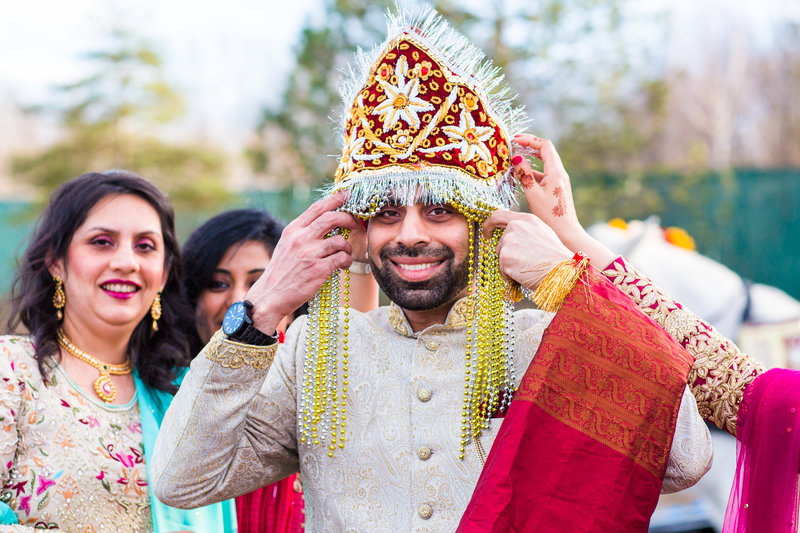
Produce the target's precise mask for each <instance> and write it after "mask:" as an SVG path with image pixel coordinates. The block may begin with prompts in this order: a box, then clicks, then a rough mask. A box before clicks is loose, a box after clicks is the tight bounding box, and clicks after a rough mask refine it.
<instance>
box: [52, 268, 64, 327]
mask: <svg viewBox="0 0 800 533" xmlns="http://www.w3.org/2000/svg"><path fill="white" fill-rule="evenodd" d="M53 281H54V282H55V284H56V290H55V292H54V293H53V307H55V308H56V318H58V320H59V321H61V320H62V319H63V318H64V313H62V312H61V310H62V309H64V306H65V305H67V295H66V294H64V282H63V281H62V280H61V276H58V275H56V276H53Z"/></svg>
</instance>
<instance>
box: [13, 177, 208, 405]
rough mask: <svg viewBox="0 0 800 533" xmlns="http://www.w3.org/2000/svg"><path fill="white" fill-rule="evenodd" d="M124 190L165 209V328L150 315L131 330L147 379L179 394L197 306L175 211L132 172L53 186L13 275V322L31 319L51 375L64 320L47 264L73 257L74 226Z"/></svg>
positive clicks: (133, 352) (132, 347)
mask: <svg viewBox="0 0 800 533" xmlns="http://www.w3.org/2000/svg"><path fill="white" fill-rule="evenodd" d="M123 194H131V195H134V196H138V197H140V198H142V199H144V200H145V201H146V202H147V203H149V204H150V205H151V206H153V209H154V210H155V211H156V213H158V217H159V219H160V221H161V232H162V234H163V237H164V248H165V250H164V261H165V265H164V267H165V270H166V271H167V273H168V277H167V284H166V286H165V287H164V290H163V291H162V293H161V306H162V309H163V312H162V315H161V319H160V320H159V321H158V331H156V332H153V331H152V320H151V319H150V316H149V315H147V316H145V317H144V319H142V321H141V322H140V323H139V324H138V325H137V326H136V328H135V329H134V331H133V334H132V335H131V339H130V343H129V351H130V357H131V361H132V362H133V364H134V366H135V367H136V370H137V371H138V372H139V376H140V377H141V379H142V381H143V382H144V383H145V384H146V385H148V386H150V387H154V388H156V389H159V390H163V391H168V392H172V393H174V392H175V391H176V390H177V387H175V385H174V384H173V380H174V378H175V375H176V370H177V368H178V367H180V366H186V365H188V363H189V361H190V354H189V349H190V344H189V343H190V337H189V332H188V331H187V326H186V325H187V324H190V323H193V318H192V316H193V315H192V313H191V309H189V307H188V306H187V305H186V303H185V302H184V300H183V297H182V294H181V292H182V291H181V286H180V283H181V260H180V248H179V245H178V240H177V238H176V237H175V223H174V218H175V217H174V213H173V210H172V206H171V205H170V203H169V200H168V199H167V197H166V195H165V194H164V193H163V192H161V191H160V190H159V189H158V188H157V187H156V186H155V185H153V184H152V183H150V182H149V181H147V180H145V179H144V178H142V177H140V176H138V175H136V174H134V173H132V172H127V171H123V170H112V171H108V172H105V173H100V172H90V173H87V174H83V175H81V176H79V177H77V178H75V179H74V180H72V181H70V182H68V183H65V184H64V185H62V186H61V187H59V188H58V189H57V190H56V191H55V192H54V193H53V195H52V196H51V197H50V202H49V203H48V205H47V207H45V209H44V211H43V212H42V215H41V217H40V218H39V222H38V223H37V225H36V229H35V230H34V233H33V237H32V238H31V241H30V244H29V245H28V248H27V250H26V251H25V254H24V256H23V258H22V261H21V264H20V266H19V269H18V271H17V274H16V277H15V279H14V284H13V285H12V289H11V303H12V313H11V317H10V319H9V321H8V326H9V328H10V329H11V330H12V331H15V330H16V329H17V328H18V326H19V324H20V323H22V324H24V325H25V327H26V328H27V330H28V332H29V333H30V335H31V337H32V338H33V344H34V347H35V348H34V349H35V354H34V355H35V357H36V360H37V362H38V364H39V370H40V372H41V373H42V376H46V372H47V367H46V365H45V359H46V357H47V356H53V355H55V354H57V353H58V329H59V327H60V323H59V320H58V318H57V317H56V310H55V309H54V308H53V303H52V300H53V293H54V291H55V283H54V282H53V277H52V276H51V275H50V272H49V270H48V268H49V267H50V266H52V265H53V264H54V263H55V262H56V261H58V260H59V259H62V260H64V261H66V257H67V249H68V248H69V245H70V243H71V242H72V237H73V235H74V234H75V231H76V230H77V229H78V228H79V227H80V226H81V224H83V223H84V221H85V220H86V217H87V215H88V214H89V211H90V210H91V209H92V208H93V207H94V206H95V205H96V204H97V202H99V201H100V200H101V199H103V198H105V197H107V196H109V195H111V196H118V195H123ZM67 305H69V302H67Z"/></svg>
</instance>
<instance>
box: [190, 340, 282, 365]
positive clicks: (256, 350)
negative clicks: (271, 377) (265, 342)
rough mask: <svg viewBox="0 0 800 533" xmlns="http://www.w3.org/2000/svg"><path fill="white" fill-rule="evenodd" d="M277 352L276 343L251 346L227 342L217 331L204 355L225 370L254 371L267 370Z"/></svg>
mask: <svg viewBox="0 0 800 533" xmlns="http://www.w3.org/2000/svg"><path fill="white" fill-rule="evenodd" d="M277 351H278V343H277V342H276V343H275V344H271V345H270V346H253V345H250V344H242V343H239V342H234V341H232V340H228V339H227V338H226V337H225V334H223V333H222V330H219V331H217V332H216V333H215V334H214V336H213V337H211V340H210V341H209V343H208V345H207V346H206V347H205V350H204V353H205V356H206V359H209V360H211V361H214V362H217V363H219V364H220V365H221V366H224V367H225V368H233V369H237V368H242V367H243V366H249V367H251V368H256V369H265V368H269V367H270V365H271V364H272V360H273V359H274V358H275V352H277Z"/></svg>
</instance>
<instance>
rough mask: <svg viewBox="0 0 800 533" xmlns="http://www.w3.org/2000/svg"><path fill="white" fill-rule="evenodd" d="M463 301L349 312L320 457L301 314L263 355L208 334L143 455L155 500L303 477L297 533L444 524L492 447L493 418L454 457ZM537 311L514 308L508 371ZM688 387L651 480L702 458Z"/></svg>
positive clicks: (681, 473)
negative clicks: (343, 373)
mask: <svg viewBox="0 0 800 533" xmlns="http://www.w3.org/2000/svg"><path fill="white" fill-rule="evenodd" d="M464 307H465V301H463V300H462V301H460V302H458V303H456V305H455V306H454V307H453V309H452V310H451V312H450V314H449V316H448V318H447V321H446V323H445V324H444V325H434V326H431V327H429V328H426V329H425V330H423V331H420V332H417V333H416V334H413V333H411V328H410V327H409V325H408V323H407V321H406V320H405V317H404V316H403V314H402V313H401V312H400V311H399V310H398V309H397V308H396V307H394V306H391V307H382V308H379V309H376V310H374V311H372V312H370V313H367V314H363V313H358V312H355V311H353V310H351V311H350V334H349V336H350V338H349V345H350V350H349V354H350V356H349V357H350V365H349V368H350V370H349V391H348V399H347V434H346V435H347V440H346V442H345V446H344V449H343V450H340V449H337V450H336V452H335V453H334V455H333V457H332V458H331V457H328V449H327V448H326V447H324V446H322V445H317V446H314V445H310V444H302V443H300V442H299V439H298V429H297V418H296V417H297V413H298V411H299V409H300V395H299V391H300V390H301V389H302V382H303V376H302V369H303V359H304V351H305V349H304V347H305V331H306V322H305V317H302V318H301V319H298V320H297V321H296V322H295V323H294V324H293V325H292V327H291V328H290V330H289V332H288V335H287V339H286V343H285V344H283V345H281V346H280V348H279V349H278V350H277V354H276V355H275V359H274V362H271V355H272V353H274V352H271V351H270V350H268V349H253V348H252V347H248V346H245V345H241V344H236V343H232V342H230V341H227V340H225V339H224V336H223V335H221V334H220V333H218V334H217V335H216V336H215V337H214V339H212V341H211V342H210V343H209V345H208V346H206V348H205V349H204V350H203V352H202V353H201V354H200V356H198V357H197V358H196V359H195V360H194V362H193V363H192V367H191V371H190V372H189V373H188V375H187V376H186V379H185V380H184V382H183V385H182V386H181V389H180V391H179V392H178V395H177V396H176V397H175V400H174V401H173V403H172V405H171V406H170V408H169V411H168V412H167V415H166V418H165V419H164V424H163V425H162V429H161V434H160V435H159V439H158V442H157V444H156V450H155V453H154V460H153V463H152V465H151V476H152V478H153V482H154V485H155V491H156V494H157V495H158V496H159V498H161V499H162V500H163V501H164V502H165V503H168V504H170V505H174V506H178V507H195V506H199V505H203V504H206V503H209V502H212V501H217V500H222V499H225V498H230V497H232V496H235V495H237V494H241V493H245V492H248V491H250V490H252V489H254V488H256V487H259V486H263V485H266V484H268V483H271V482H273V481H275V480H277V479H280V478H282V477H284V476H286V475H288V474H290V473H292V472H294V471H296V470H297V469H298V468H299V469H300V471H301V472H302V474H303V485H304V489H305V498H306V527H307V529H308V531H325V532H328V531H348V532H350V531H352V532H356V531H364V532H373V531H391V532H397V531H418V532H424V531H454V530H455V529H456V527H457V525H458V522H459V520H460V518H461V514H462V513H463V511H464V509H465V508H466V506H467V503H468V502H469V499H470V496H471V494H472V491H473V489H474V487H475V484H476V483H477V480H478V476H479V474H480V472H481V468H482V459H483V457H482V453H481V451H480V449H481V448H482V449H483V450H486V452H488V450H489V449H490V448H491V445H492V442H493V440H494V437H495V435H496V433H497V430H498V428H499V426H500V422H501V420H500V419H498V420H494V421H493V423H492V424H491V427H490V428H489V429H488V430H487V431H486V432H484V435H483V436H482V437H481V438H480V442H479V444H480V446H477V447H476V446H475V443H474V442H470V443H469V445H468V446H467V449H466V457H465V458H464V460H463V461H462V460H459V459H458V454H459V441H460V437H461V409H462V403H463V388H464V367H465V364H464V361H465V360H464V354H465V338H466V335H465V331H466V321H465V320H464V318H463V317H464ZM551 316H552V315H550V314H548V313H543V312H541V311H534V310H522V311H518V312H516V313H515V322H516V352H515V357H516V367H517V381H519V380H520V379H521V377H522V374H523V373H524V371H525V369H526V368H527V366H528V364H529V363H530V361H531V359H532V358H533V356H534V354H535V352H536V350H537V349H538V347H539V342H540V341H541V338H542V334H543V332H544V330H545V328H546V327H547V325H548V324H549V322H550V319H551ZM711 455H712V450H711V441H710V438H709V434H708V430H707V429H706V426H705V424H704V423H703V421H702V420H701V418H700V416H699V414H698V412H697V407H696V404H695V400H694V398H693V397H692V396H691V394H689V393H688V392H687V393H686V394H684V397H683V401H682V403H681V408H680V412H679V416H678V422H677V429H676V432H675V439H674V442H673V446H672V451H671V455H670V463H669V466H668V469H667V478H666V480H665V484H664V489H665V490H667V491H674V490H679V489H681V488H685V487H688V486H690V485H692V484H694V483H695V482H696V481H697V480H698V479H699V478H700V477H701V476H702V475H703V474H704V473H705V472H706V471H707V469H708V467H709V466H710V462H711Z"/></svg>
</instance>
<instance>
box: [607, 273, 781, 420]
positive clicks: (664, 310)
mask: <svg viewBox="0 0 800 533" xmlns="http://www.w3.org/2000/svg"><path fill="white" fill-rule="evenodd" d="M603 274H605V276H606V277H607V278H608V279H609V280H610V281H611V282H612V283H614V285H616V287H617V288H618V289H620V290H621V291H622V292H624V293H625V294H627V295H628V296H629V297H630V298H631V299H632V300H633V301H634V302H635V303H636V304H637V305H638V306H639V309H641V310H642V312H643V313H644V314H646V315H647V316H649V317H650V318H652V319H653V320H655V321H656V322H658V324H659V325H661V327H663V328H664V329H665V330H666V331H667V333H669V335H670V336H671V337H672V338H673V339H675V340H676V341H677V342H678V343H680V344H681V346H683V347H684V348H685V349H686V350H687V351H688V352H689V353H691V354H692V355H693V356H694V357H695V358H696V360H695V363H694V366H693V367H692V370H691V371H690V372H689V378H688V383H689V387H690V388H691V390H692V394H694V397H695V399H696V400H697V409H698V411H699V412H700V416H702V417H703V418H704V419H706V420H708V421H709V422H711V423H713V424H714V425H715V426H717V427H718V428H720V429H723V430H725V431H727V432H728V433H730V434H732V435H735V434H736V417H737V415H738V413H739V403H740V402H741V401H742V394H743V393H744V389H745V387H747V385H749V384H750V383H751V382H752V381H753V380H754V379H755V378H756V377H757V376H759V375H760V374H762V373H763V372H765V371H766V369H765V367H764V365H762V364H761V363H759V362H758V361H755V360H754V359H752V358H751V357H750V356H748V355H746V354H743V353H742V352H741V351H739V348H738V347H737V346H736V345H735V344H734V343H733V342H731V341H729V340H728V339H726V338H725V337H723V336H722V335H720V334H719V333H718V332H717V331H716V330H715V329H714V328H713V327H712V326H710V325H709V324H706V323H705V322H703V321H702V320H701V319H700V318H699V317H698V316H697V315H695V314H694V313H692V312H691V311H689V310H687V309H684V308H682V307H680V306H679V305H678V304H677V303H676V302H675V301H674V300H673V299H672V298H670V297H669V296H667V295H666V294H664V293H663V292H661V290H660V289H658V288H657V287H656V286H655V285H653V283H652V282H651V281H650V280H649V279H647V278H646V277H645V276H643V275H642V274H640V273H639V272H638V271H636V269H634V268H633V267H632V266H631V265H630V264H628V262H627V261H625V260H622V259H621V258H620V259H618V260H616V261H614V262H613V263H612V264H611V265H610V266H609V267H608V268H607V269H606V270H604V271H603Z"/></svg>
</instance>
